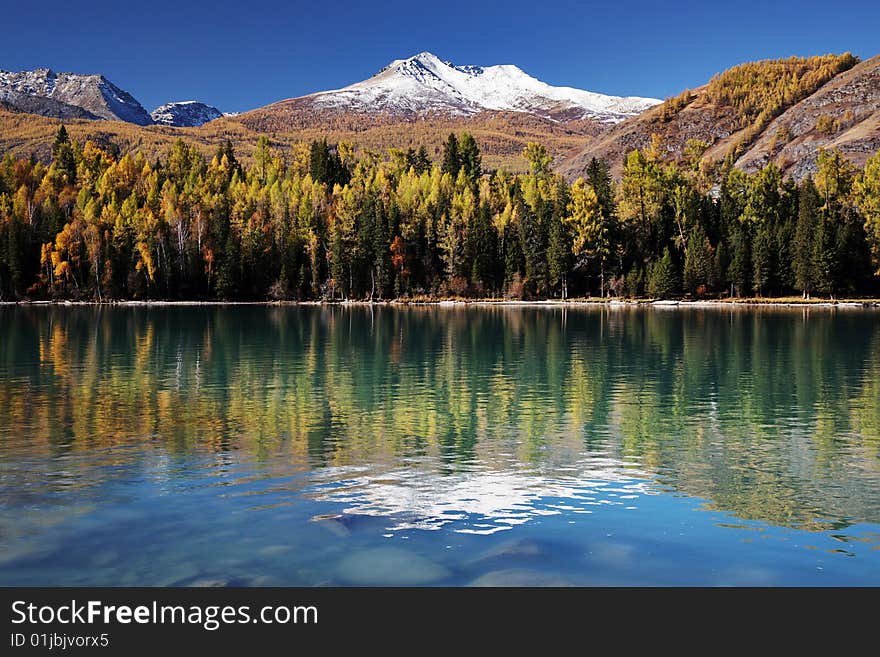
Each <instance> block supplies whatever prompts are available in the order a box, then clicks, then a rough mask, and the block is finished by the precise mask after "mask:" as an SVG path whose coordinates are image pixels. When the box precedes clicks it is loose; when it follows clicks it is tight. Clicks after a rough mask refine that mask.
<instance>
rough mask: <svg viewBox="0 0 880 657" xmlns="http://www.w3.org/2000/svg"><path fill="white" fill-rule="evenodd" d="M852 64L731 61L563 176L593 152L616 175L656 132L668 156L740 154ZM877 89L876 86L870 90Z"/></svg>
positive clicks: (591, 147) (572, 161) (608, 138)
mask: <svg viewBox="0 0 880 657" xmlns="http://www.w3.org/2000/svg"><path fill="white" fill-rule="evenodd" d="M870 61H872V62H873V61H874V60H870ZM858 66H859V65H858V59H856V58H855V57H854V56H853V55H851V54H850V53H844V54H842V55H821V56H815V57H802V58H799V57H790V58H787V59H776V60H766V61H761V62H752V63H746V64H741V65H739V66H735V67H733V68H731V69H729V70H727V71H725V72H723V73H719V74H718V75H716V76H714V77H713V78H712V79H711V80H710V81H709V82H708V83H707V84H705V85H703V86H702V87H698V88H696V89H693V90H686V91H684V92H682V93H681V94H679V95H678V96H675V97H673V98H669V99H667V100H666V101H665V102H664V103H663V104H662V105H659V106H657V107H655V108H652V109H651V110H649V111H647V112H645V113H643V114H641V115H639V116H637V117H634V118H632V119H629V120H627V121H624V122H623V123H621V124H619V125H617V126H615V127H614V128H613V129H612V130H610V131H608V132H607V133H605V134H604V135H602V136H600V137H599V138H598V139H596V140H594V141H593V142H591V143H589V144H587V145H586V146H585V147H584V148H583V149H581V151H580V152H579V153H577V154H575V155H574V156H572V157H570V158H567V159H564V160H562V161H561V162H560V163H559V168H560V169H561V170H562V171H563V173H565V174H566V175H567V176H569V177H577V176H578V175H581V173H582V172H583V171H584V170H585V168H586V165H587V163H588V162H589V160H590V159H591V158H592V157H599V158H604V159H606V160H607V161H609V162H610V163H611V164H612V170H613V171H614V172H615V174H618V175H619V173H620V170H621V166H622V162H623V159H624V157H625V156H626V154H627V153H628V152H630V151H632V150H634V149H637V148H639V149H642V148H646V147H647V146H648V145H649V144H650V143H651V137H652V135H655V134H656V135H658V136H659V137H660V138H661V142H662V144H663V147H664V149H665V154H666V157H667V159H669V160H672V161H680V160H681V159H682V158H683V156H684V154H685V150H686V147H687V145H688V142H689V141H691V142H699V143H701V144H702V146H703V148H705V153H704V156H703V157H704V158H705V159H707V160H709V161H713V162H718V161H720V160H723V159H724V158H726V157H733V158H736V157H740V156H742V155H743V154H745V153H746V152H747V151H748V150H749V148H750V147H751V146H752V145H753V144H754V143H756V142H757V141H758V140H759V139H760V138H761V136H762V135H763V134H764V132H765V131H766V130H768V128H769V126H770V125H771V124H772V123H773V121H774V119H775V118H776V117H778V116H780V115H782V114H784V113H785V112H786V111H788V110H789V109H790V108H793V107H796V106H798V105H799V104H800V103H802V102H805V101H806V99H809V98H810V97H811V96H813V95H814V94H816V93H818V92H819V91H820V90H821V89H822V88H823V87H824V86H826V85H828V84H830V83H831V82H832V81H833V80H835V79H836V78H837V77H839V76H842V75H844V74H845V72H847V71H850V70H851V69H853V68H854V67H857V68H858ZM875 93H880V89H877V88H876V87H875ZM814 150H815V149H814ZM811 153H812V154H814V152H813V151H811ZM814 159H815V158H813V160H814Z"/></svg>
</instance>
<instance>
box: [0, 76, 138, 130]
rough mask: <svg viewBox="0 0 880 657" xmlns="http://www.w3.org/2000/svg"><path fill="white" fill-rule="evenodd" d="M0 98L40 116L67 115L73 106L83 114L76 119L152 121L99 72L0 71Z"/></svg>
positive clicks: (21, 109)
mask: <svg viewBox="0 0 880 657" xmlns="http://www.w3.org/2000/svg"><path fill="white" fill-rule="evenodd" d="M0 100H3V101H5V102H7V103H9V104H10V105H11V106H12V107H14V108H16V109H19V110H20V111H24V112H32V113H36V114H42V115H44V116H55V117H58V118H70V117H71V116H72V115H73V114H72V110H69V109H68V108H67V106H73V107H78V108H80V109H81V110H84V111H85V113H86V115H83V116H81V117H78V118H97V119H106V120H110V121H117V120H118V121H127V122H129V123H136V124H138V125H149V124H150V123H152V119H151V118H150V115H149V114H147V111H146V110H145V109H144V108H143V107H142V106H141V104H140V103H139V102H138V101H137V100H135V99H134V97H133V96H131V94H129V93H128V92H126V91H123V90H122V89H120V88H119V87H117V86H116V85H115V84H113V83H112V82H110V81H109V80H108V79H107V78H105V77H104V76H103V75H77V74H74V73H55V71H52V70H51V69H47V68H43V69H37V70H35V71H20V72H9V71H0ZM74 114H75V113H74Z"/></svg>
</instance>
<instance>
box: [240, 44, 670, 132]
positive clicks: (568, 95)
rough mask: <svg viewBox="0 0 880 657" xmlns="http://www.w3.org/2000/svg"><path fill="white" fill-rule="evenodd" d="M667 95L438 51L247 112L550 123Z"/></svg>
mask: <svg viewBox="0 0 880 657" xmlns="http://www.w3.org/2000/svg"><path fill="white" fill-rule="evenodd" d="M659 102H660V101H658V100H655V99H652V98H639V97H628V98H622V97H618V96H606V95H603V94H598V93H593V92H590V91H583V90H581V89H573V88H571V87H553V86H551V85H548V84H545V83H544V82H541V81H540V80H537V79H535V78H533V77H531V76H530V75H528V74H526V73H524V72H523V71H522V70H521V69H519V68H517V67H516V66H512V65H503V66H488V67H479V66H455V65H453V64H451V63H449V62H443V61H441V60H440V59H439V58H438V57H436V56H435V55H432V54H431V53H427V52H423V53H420V54H418V55H416V56H414V57H410V58H409V59H398V60H395V61H393V62H391V64H389V65H388V66H386V67H385V68H384V69H382V70H381V71H380V72H379V73H377V74H376V75H374V76H373V77H371V78H369V79H367V80H364V81H362V82H357V83H355V84H352V85H350V86H348V87H344V88H342V89H336V90H332V91H322V92H319V93H315V94H310V95H308V96H301V97H299V98H292V99H288V100H284V101H281V102H279V103H274V104H272V105H268V106H266V107H264V108H260V109H257V110H254V111H252V112H247V113H245V114H243V115H242V116H241V118H240V120H241V121H242V122H243V123H244V124H245V125H248V126H250V127H252V128H255V129H258V128H259V126H266V127H269V126H271V128H272V129H275V130H279V129H285V128H287V129H291V128H294V129H296V128H303V127H310V126H312V125H316V124H319V123H321V122H322V121H324V120H325V116H327V115H328V113H329V115H330V116H331V117H332V120H333V121H334V122H335V123H336V124H340V123H346V122H347V123H349V124H351V125H354V124H357V123H366V124H368V125H371V126H375V125H383V124H384V125H387V124H389V123H394V122H398V121H401V120H408V121H412V120H417V119H419V118H427V117H444V118H465V117H472V116H474V115H477V114H479V113H482V112H493V113H497V112H517V113H525V114H529V115H532V116H534V117H537V118H540V119H545V120H548V121H555V122H562V123H568V122H572V121H581V120H592V121H598V122H601V123H615V122H618V121H621V120H623V119H624V118H626V117H629V116H634V115H636V114H638V113H639V112H642V111H644V110H645V109H647V108H649V107H652V106H653V105H656V104H657V103H659Z"/></svg>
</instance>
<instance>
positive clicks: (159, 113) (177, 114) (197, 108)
mask: <svg viewBox="0 0 880 657" xmlns="http://www.w3.org/2000/svg"><path fill="white" fill-rule="evenodd" d="M150 116H152V117H153V121H154V122H155V123H157V124H160V125H170V126H178V127H182V128H194V127H197V126H200V125H203V124H205V123H207V122H208V121H213V120H214V119H219V118H220V117H221V116H226V115H225V114H224V113H223V112H221V111H220V110H218V109H217V108H216V107H212V106H211V105H206V104H205V103H200V102H198V101H195V100H184V101H179V102H176V103H166V104H165V105H162V106H161V107H157V108H156V109H154V110H153V111H152V112H151V114H150Z"/></svg>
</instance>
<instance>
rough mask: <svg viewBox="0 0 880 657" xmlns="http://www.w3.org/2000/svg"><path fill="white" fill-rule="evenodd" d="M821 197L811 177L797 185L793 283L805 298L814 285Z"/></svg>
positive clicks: (807, 297)
mask: <svg viewBox="0 0 880 657" xmlns="http://www.w3.org/2000/svg"><path fill="white" fill-rule="evenodd" d="M820 203H821V199H820V198H819V193H818V192H817V191H816V186H815V185H814V184H813V180H812V179H811V178H807V179H805V180H804V181H803V182H802V183H801V184H800V187H798V218H797V227H796V229H795V236H794V276H795V285H796V286H797V288H798V289H799V290H801V292H802V293H803V296H804V298H805V299H809V298H810V293H811V292H812V291H813V288H814V286H815V276H814V274H813V239H814V237H815V234H816V226H817V217H818V213H819V204H820Z"/></svg>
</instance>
